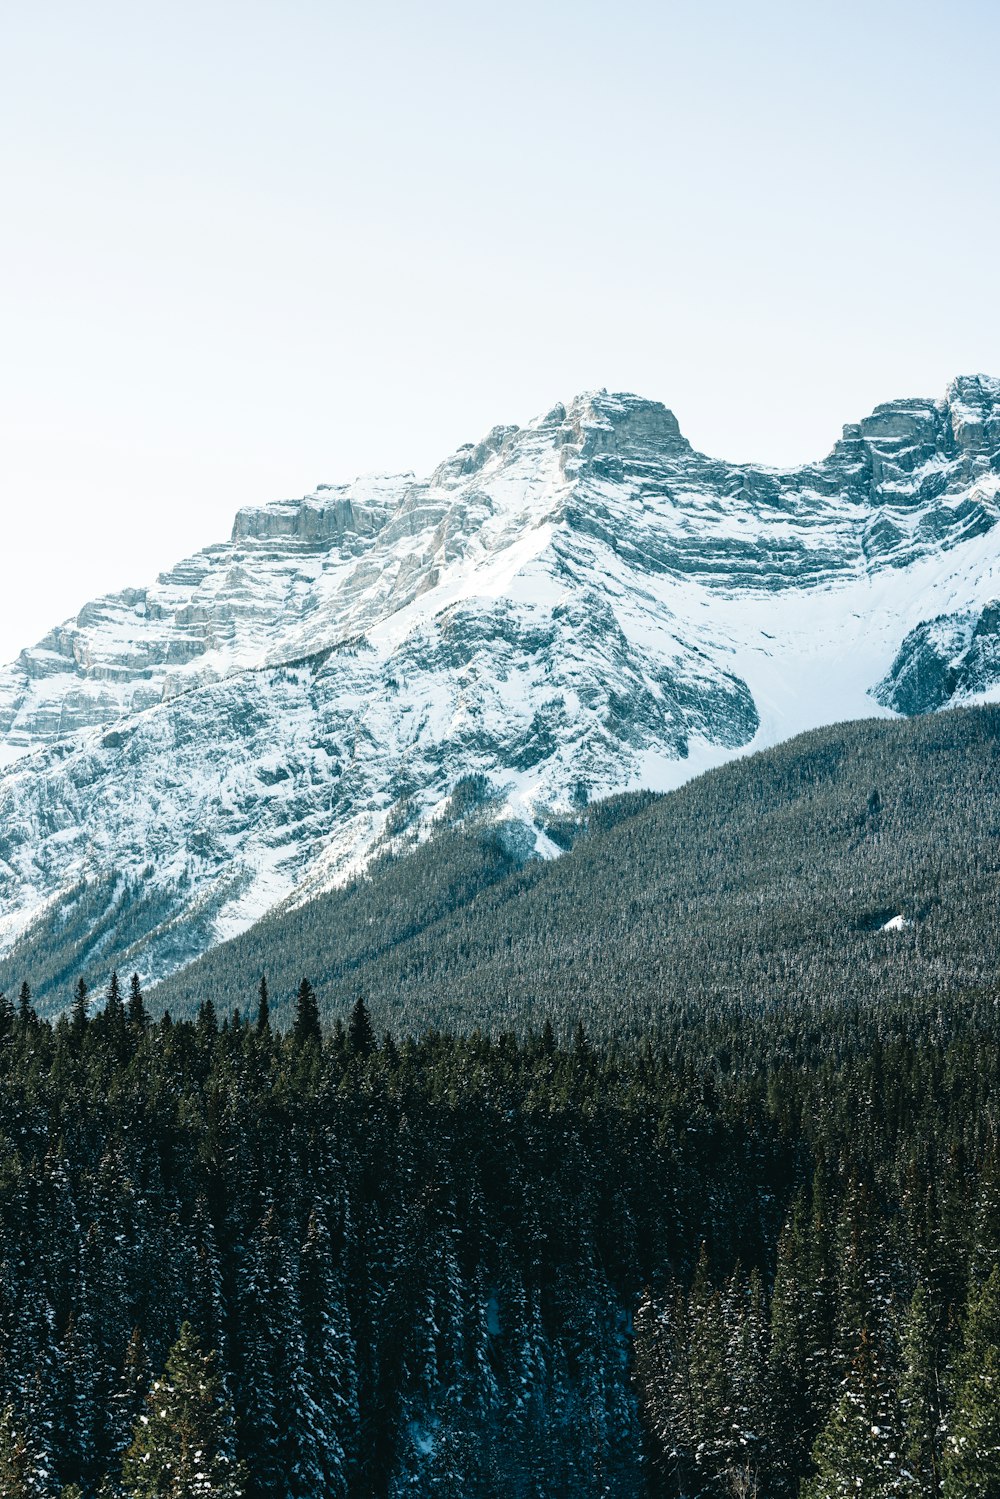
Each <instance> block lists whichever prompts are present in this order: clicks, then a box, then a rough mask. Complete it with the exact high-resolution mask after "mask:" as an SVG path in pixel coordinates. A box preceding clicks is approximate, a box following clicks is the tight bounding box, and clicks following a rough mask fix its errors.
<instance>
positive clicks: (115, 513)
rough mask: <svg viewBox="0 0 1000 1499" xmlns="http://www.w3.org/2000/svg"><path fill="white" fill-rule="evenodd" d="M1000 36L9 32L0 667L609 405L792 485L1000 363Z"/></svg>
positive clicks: (362, 14) (709, 21)
mask: <svg viewBox="0 0 1000 1499" xmlns="http://www.w3.org/2000/svg"><path fill="white" fill-rule="evenodd" d="M998 56H1000V7H998V6H997V5H996V4H995V3H983V0H979V3H972V0H965V3H962V0H958V3H953V4H951V5H950V6H947V7H945V6H942V5H940V4H935V5H930V4H923V3H912V0H911V3H907V4H903V3H886V0H873V3H870V4H865V5H862V4H857V3H851V0H848V3H841V4H838V5H836V6H834V5H832V4H830V5H822V6H819V5H813V6H810V5H803V4H802V3H798V4H792V3H788V4H785V3H774V0H766V3H762V4H758V5H756V6H754V5H748V4H746V3H743V4H735V3H734V4H730V3H711V0H709V3H705V0H702V3H698V4H693V3H692V4H688V3H682V4H670V3H666V4H660V5H655V4H650V3H640V0H623V3H619V4H617V5H614V6H612V5H610V4H607V5H597V4H591V3H580V4H575V5H571V4H563V3H545V0H541V3H536V4H534V5H527V4H523V3H514V4H507V5H504V6H502V7H501V6H485V5H476V4H474V3H473V4H468V3H467V4H463V5H459V4H451V3H437V0H430V3H426V4H423V5H415V4H410V5H397V4H385V3H381V4H380V3H374V4H371V3H369V4H365V5H352V6H347V5H342V4H338V3H326V4H320V3H307V0H281V3H267V4H263V3H253V0H240V3H238V4H237V3H223V0H215V3H213V0H200V3H198V4H194V3H188V0H171V3H169V4H165V3H164V4H161V3H136V0H129V3H107V0H88V4H86V5H82V4H80V3H78V0H73V3H63V0H48V3H46V4H44V5H27V4H21V5H14V4H8V5H7V6H5V7H3V13H2V19H0V167H2V177H0V180H2V184H3V234H2V237H0V263H2V271H3V275H2V278H0V335H2V346H0V347H2V365H0V369H2V376H0V379H2V390H0V412H2V427H0V483H2V493H3V504H4V548H3V553H2V564H0V655H2V656H3V658H5V659H6V658H7V657H9V656H10V655H11V654H13V653H14V651H15V650H16V649H17V648H18V647H19V646H20V645H21V644H23V643H25V642H26V641H27V640H29V639H33V638H35V637H36V636H37V635H38V634H39V633H40V632H41V631H42V629H43V628H45V627H46V626H47V625H48V624H50V623H52V622H54V621H55V620H57V619H59V618H61V617H63V616H65V615H66V614H68V613H69V612H70V611H72V610H74V609H75V608H77V607H78V606H79V605H80V604H81V603H82V602H83V601H84V599H85V598H87V597H89V596H90V595H92V594H93V593H95V592H98V591H102V590H106V589H109V588H112V587H117V586H120V585H124V584H126V583H134V582H141V581H144V580H145V579H147V578H148V577H149V576H150V575H151V574H153V573H155V571H156V570H157V569H158V568H160V567H161V566H166V565H168V564H169V563H170V562H172V561H173V560H175V558H176V557H177V556H179V555H181V554H183V553H184V552H186V551H189V550H193V549H194V548H195V547H197V546H198V545H200V544H202V543H205V542H209V541H212V540H215V539H219V538H221V537H222V536H224V535H226V534H227V533H228V528H229V524H230V521H231V517H232V513H233V512H234V511H235V509H236V508H237V506H238V505H240V504H242V503H247V502H249V501H264V500H267V499H273V498H280V497H282V496H287V495H292V494H298V493H301V492H302V491H304V490H306V489H308V488H310V487H312V486H313V485H314V484H315V483H317V482H318V481H323V480H337V479H343V478H348V477H350V476H351V475H352V474H354V473H355V472H357V471H366V470H371V469H399V468H416V469H417V470H418V471H423V470H426V469H427V468H429V467H430V466H431V465H432V464H433V463H434V462H436V461H437V460H438V459H439V458H440V457H442V456H443V455H444V454H445V453H447V452H448V451H450V450H451V449H452V448H454V447H455V446H457V444H458V443H460V442H462V441H465V440H470V439H474V438H476V437H478V436H479V435H481V433H482V432H483V431H484V430H486V429H487V428H488V427H489V426H491V425H493V424H494V423H496V422H501V421H504V422H509V421H526V420H528V419H529V418H530V417H531V416H532V415H533V414H535V413H536V412H538V411H540V410H543V409H545V408H547V407H548V406H550V405H551V404H552V403H553V402H554V401H555V400H557V399H568V398H569V397H570V396H571V395H572V394H574V393H575V392H576V391H578V390H581V389H584V388H588V387H591V386H599V385H606V386H608V387H610V388H613V389H637V390H640V391H642V392H643V393H645V394H648V395H652V396H656V397H658V398H660V399H662V400H664V401H666V403H667V404H668V405H670V406H671V407H672V408H673V409H674V410H675V411H676V413H677V415H678V417H679V420H680V422H681V426H682V429H683V430H684V431H685V433H686V434H687V435H688V436H689V437H690V438H691V440H692V441H693V442H695V443H696V444H697V445H698V446H700V447H703V448H705V449H707V450H709V451H712V452H715V453H718V454H721V455H724V456H726V457H731V458H746V459H756V460H761V461H766V462H775V463H784V462H792V461H795V460H798V459H803V458H808V457H814V456H819V455H820V454H821V453H822V452H824V451H825V450H826V449H828V448H829V446H830V445H831V443H832V442H833V440H834V439H835V437H836V436H837V434H838V430H839V426H840V424H841V423H842V422H844V421H847V420H851V419H854V418H856V417H858V416H859V415H862V414H863V413H864V412H865V411H866V410H868V409H869V408H870V407H871V406H872V405H873V404H875V403H876V402H877V401H880V400H886V399H890V398H892V397H893V396H899V395H911V394H932V395H937V394H940V393H942V392H943V389H944V386H945V384H946V382H947V380H948V379H949V378H950V377H951V376H952V375H953V374H956V373H958V372H974V371H976V370H987V371H989V372H991V373H995V374H1000V287H998V277H997V269H996V267H997V247H998V244H1000V207H998V197H1000V191H998V166H1000V153H998V145H1000V126H998V123H997V120H998V111H997V106H996V92H997V90H996V77H995V74H996V60H997V57H998Z"/></svg>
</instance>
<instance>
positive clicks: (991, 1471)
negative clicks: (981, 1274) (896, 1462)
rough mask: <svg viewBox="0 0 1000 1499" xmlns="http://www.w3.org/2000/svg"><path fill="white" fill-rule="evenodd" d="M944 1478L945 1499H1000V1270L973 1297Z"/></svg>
mask: <svg viewBox="0 0 1000 1499" xmlns="http://www.w3.org/2000/svg"><path fill="white" fill-rule="evenodd" d="M942 1476H943V1483H942V1493H943V1495H944V1499H1000V1265H995V1266H994V1268H993V1270H992V1271H991V1272H990V1275H989V1277H988V1279H987V1280H986V1281H985V1282H984V1284H983V1285H982V1286H980V1287H974V1288H973V1290H972V1293H971V1294H970V1297H969V1302H968V1306H967V1309H966V1314H965V1319H964V1322H963V1325H962V1342H961V1347H960V1348H959V1351H958V1355H957V1357H956V1359H955V1365H954V1368H953V1370H952V1407H951V1413H950V1415H949V1418H948V1423H947V1437H946V1440H945V1444H944V1454H943V1458H942Z"/></svg>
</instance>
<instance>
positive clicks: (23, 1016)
mask: <svg viewBox="0 0 1000 1499" xmlns="http://www.w3.org/2000/svg"><path fill="white" fill-rule="evenodd" d="M17 1018H18V1020H19V1021H20V1023H21V1025H22V1026H26V1025H30V1024H31V1022H32V1021H33V1020H34V1018H35V1012H34V1010H33V1009H32V1008H31V986H30V984H29V983H28V980H27V979H25V980H24V983H23V984H22V985H21V992H20V994H19V995H18V997H17Z"/></svg>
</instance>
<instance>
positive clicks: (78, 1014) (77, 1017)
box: [71, 978, 90, 1041]
mask: <svg viewBox="0 0 1000 1499" xmlns="http://www.w3.org/2000/svg"><path fill="white" fill-rule="evenodd" d="M89 993H90V991H89V990H88V988H87V985H86V984H85V983H84V981H83V979H82V978H81V979H78V980H77V984H76V989H75V991H74V993H73V1008H72V1012H71V1025H72V1028H73V1035H74V1037H75V1039H76V1040H77V1041H80V1040H82V1038H83V1033H84V1031H85V1030H86V1029H87V1016H88V1014H89V1011H90V999H89Z"/></svg>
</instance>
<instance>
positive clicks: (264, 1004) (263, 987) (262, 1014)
mask: <svg viewBox="0 0 1000 1499" xmlns="http://www.w3.org/2000/svg"><path fill="white" fill-rule="evenodd" d="M259 994H260V999H259V1002H258V1005H257V1034H258V1035H259V1036H269V1035H270V1034H271V1007H270V1004H269V1003H268V998H267V975H266V974H261V977H260V990H259Z"/></svg>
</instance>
